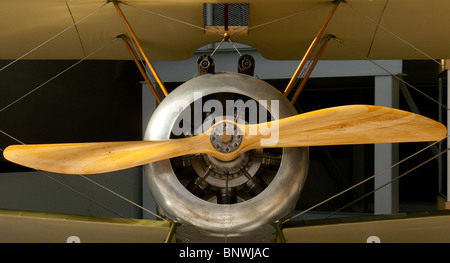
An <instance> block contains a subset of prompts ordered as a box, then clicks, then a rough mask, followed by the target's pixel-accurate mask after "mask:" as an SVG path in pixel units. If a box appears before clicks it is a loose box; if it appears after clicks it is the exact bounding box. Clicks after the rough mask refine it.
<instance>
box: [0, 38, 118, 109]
mask: <svg viewBox="0 0 450 263" xmlns="http://www.w3.org/2000/svg"><path fill="white" fill-rule="evenodd" d="M116 40H117V37H116V38H113V39H112V40H110V41H109V42H107V43H105V44H104V45H103V46H101V47H99V48H98V49H96V50H94V51H93V52H91V53H89V54H88V55H87V56H85V57H84V58H82V59H80V60H78V61H77V62H75V63H74V64H72V65H70V66H69V67H68V68H66V69H64V70H62V71H61V72H59V73H58V74H56V75H54V76H53V77H51V78H50V79H48V80H46V81H44V82H43V83H41V84H40V85H38V86H37V87H35V88H34V89H32V90H31V91H29V92H27V93H25V94H24V95H22V96H21V97H19V98H18V99H16V100H14V101H13V102H11V103H10V104H8V105H6V106H5V107H3V108H2V109H0V113H1V112H3V111H4V110H6V109H7V108H9V107H11V106H12V105H14V104H16V103H17V102H19V101H21V100H23V99H24V98H26V97H28V96H29V95H30V94H32V93H34V92H36V91H37V90H39V89H40V88H42V87H43V86H45V85H47V84H48V83H50V82H51V81H53V80H54V79H56V78H58V77H59V76H61V75H62V74H64V73H66V72H67V71H69V70H70V69H72V68H73V67H75V66H76V65H78V64H80V63H81V62H83V61H85V60H86V59H88V58H89V57H91V56H93V55H94V54H96V53H97V52H99V51H100V50H102V49H104V48H105V47H107V46H109V45H110V44H111V43H113V42H114V41H116Z"/></svg>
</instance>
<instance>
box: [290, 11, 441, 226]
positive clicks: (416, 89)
mask: <svg viewBox="0 0 450 263" xmlns="http://www.w3.org/2000/svg"><path fill="white" fill-rule="evenodd" d="M347 4H348V3H347ZM348 6H349V7H350V8H351V9H352V10H353V11H354V12H356V13H358V14H359V15H361V16H363V17H365V18H366V19H368V20H370V21H371V22H372V23H374V24H376V25H377V26H378V27H379V28H381V29H383V30H385V31H386V32H388V33H389V34H391V35H393V36H394V37H396V38H397V39H399V40H400V41H401V42H403V43H405V44H406V45H408V46H410V47H411V48H413V49H414V50H416V51H417V52H419V53H420V54H422V55H424V56H425V57H427V58H428V59H430V60H432V61H434V62H435V63H437V64H438V65H441V66H442V64H441V63H440V62H439V61H436V60H435V59H434V58H432V57H431V56H429V55H428V54H426V53H425V52H423V51H422V50H420V49H418V48H417V47H415V46H414V45H412V44H411V43H409V42H408V41H406V40H405V39H403V38H401V37H399V36H398V35H396V34H395V33H393V32H392V31H390V30H389V29H387V28H386V27H384V26H382V25H381V24H380V23H379V22H378V21H375V20H374V19H372V18H370V17H369V16H367V15H365V14H363V13H361V12H360V11H358V10H356V9H354V8H353V7H352V6H351V5H350V4H348ZM333 39H335V40H336V41H337V42H338V43H339V44H341V46H343V47H344V48H346V49H347V50H349V51H350V52H352V53H354V54H356V55H358V56H360V57H361V58H363V59H365V60H367V61H369V62H371V63H372V64H374V65H375V66H377V67H378V68H380V69H382V70H383V71H385V72H386V73H388V74H389V75H391V76H392V77H393V78H395V79H397V80H398V81H400V82H401V83H403V84H404V85H406V86H407V87H410V88H412V89H414V90H415V91H417V92H418V93H420V94H421V95H423V96H424V97H426V98H427V99H429V100H431V101H433V102H434V103H436V104H438V105H439V106H440V107H442V108H444V109H445V110H447V111H449V110H450V109H449V108H448V107H447V106H446V105H444V104H442V103H441V102H439V101H437V100H436V99H434V98H432V97H431V96H429V95H428V94H426V93H424V92H423V91H421V90H419V89H418V88H416V87H414V86H413V85H412V84H410V83H408V82H407V81H405V80H404V79H403V78H402V77H401V76H398V75H397V74H395V73H393V72H391V71H390V70H388V69H387V68H385V67H383V66H382V65H380V64H379V63H377V62H375V61H374V60H372V59H370V58H369V57H368V56H367V55H364V54H362V53H361V52H359V51H357V50H354V49H352V48H351V47H350V46H349V45H347V44H346V43H344V42H343V41H342V40H340V39H339V38H333ZM448 137H449V136H447V137H446V138H445V139H448ZM445 139H443V140H442V141H444V140H445ZM442 141H439V142H434V143H432V144H430V145H428V146H427V147H425V148H423V149H421V150H419V151H417V152H415V153H413V154H412V155H410V156H408V157H406V158H404V159H403V160H400V161H399V162H397V163H395V164H393V165H392V166H390V167H388V168H386V169H384V170H383V171H380V172H378V173H376V174H374V175H372V176H371V177H369V178H366V179H364V180H363V181H361V182H359V183H357V184H355V185H353V186H351V187H349V188H347V189H345V190H343V191H341V192H339V193H337V194H335V195H333V196H331V197H329V198H327V199H325V200H324V201H322V202H320V203H318V204H316V205H314V206H312V207H310V208H308V209H306V210H304V211H302V212H300V213H297V214H296V215H294V216H291V217H289V218H288V219H286V220H285V221H284V222H287V221H289V220H292V219H294V218H296V217H299V216H300V215H303V214H305V213H307V212H309V211H311V210H313V209H315V208H317V207H319V206H321V205H323V204H325V203H327V202H329V201H330V200H332V199H334V198H336V197H338V196H340V195H342V194H344V193H346V192H348V191H350V190H351V189H353V188H355V187H357V186H359V185H362V184H364V183H366V182H368V181H369V180H371V179H373V178H375V177H376V176H378V175H380V174H383V173H385V172H386V171H388V170H390V169H393V168H394V167H396V166H398V165H399V164H401V163H403V162H405V161H406V160H408V159H410V158H412V157H414V156H416V155H417V154H419V153H421V152H423V151H424V150H426V149H428V148H431V147H433V146H434V145H436V144H437V143H440V142H442ZM449 150H450V148H447V149H445V150H443V151H441V152H439V153H437V154H435V155H434V156H433V157H431V158H429V159H427V160H426V161H424V162H422V163H420V164H419V165H416V166H415V167H413V168H411V169H410V170H408V171H406V172H405V173H403V174H401V175H399V176H397V177H396V178H394V179H392V180H391V181H389V182H387V183H385V184H383V185H381V186H379V187H377V188H376V189H374V190H372V191H371V192H369V193H367V194H365V195H363V196H361V197H360V198H358V199H357V200H354V201H352V202H351V203H349V204H347V205H345V206H343V207H341V208H340V209H338V210H337V211H335V212H333V213H331V214H330V215H328V216H327V217H326V218H329V217H330V216H332V215H334V214H336V213H337V212H339V211H341V210H342V209H344V208H346V207H348V206H350V205H352V204H353V203H355V202H357V201H359V200H361V199H363V198H365V197H367V196H368V195H370V194H373V193H374V192H376V191H378V190H379V189H381V188H383V187H385V186H387V185H389V184H391V183H393V182H394V181H397V180H399V179H400V178H401V177H403V176H405V175H406V174H409V173H410V172H412V171H414V170H415V169H417V168H419V167H421V166H423V165H425V164H426V163H428V162H430V161H431V160H433V159H435V158H438V157H439V156H441V155H443V154H445V153H447V152H448V151H449Z"/></svg>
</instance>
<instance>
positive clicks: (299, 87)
mask: <svg viewBox="0 0 450 263" xmlns="http://www.w3.org/2000/svg"><path fill="white" fill-rule="evenodd" d="M332 37H333V36H328V37H327V38H326V39H325V41H324V42H323V44H322V46H321V47H320V50H319V52H318V53H317V55H316V56H315V57H314V60H313V62H312V64H311V66H310V67H309V69H308V72H306V75H305V77H304V78H303V80H302V82H301V83H300V86H298V88H297V90H296V91H295V93H294V96H293V97H292V99H291V103H292V104H295V102H296V101H297V99H298V96H299V95H300V92H302V90H303V88H304V87H305V85H306V83H307V82H308V79H309V77H310V76H311V73H312V72H313V70H314V68H315V67H316V64H317V62H318V61H319V59H320V56H321V55H322V53H323V52H324V51H325V48H326V47H327V44H328V42H329V41H330V39H331V38H332Z"/></svg>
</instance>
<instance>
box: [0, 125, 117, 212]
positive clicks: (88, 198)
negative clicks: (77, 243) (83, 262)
mask: <svg viewBox="0 0 450 263" xmlns="http://www.w3.org/2000/svg"><path fill="white" fill-rule="evenodd" d="M0 133H2V134H3V135H5V136H7V137H9V138H11V139H13V140H14V141H16V142H18V143H20V144H22V145H24V144H25V143H23V142H22V141H20V140H19V139H17V138H15V137H14V136H12V135H10V134H8V133H6V132H5V131H3V130H0ZM0 151H1V152H4V149H2V148H0ZM35 170H36V171H37V172H38V173H40V174H42V175H44V176H45V177H47V178H48V179H50V180H52V181H54V182H56V183H58V184H59V185H61V186H63V187H65V188H67V189H69V190H71V191H72V192H74V193H76V194H78V195H80V196H82V197H84V198H86V199H87V200H89V201H91V202H93V203H94V204H97V205H99V206H101V207H103V208H104V209H106V210H108V211H109V212H111V213H113V214H115V215H117V216H119V217H122V218H125V217H124V216H123V215H121V214H119V213H118V212H116V211H114V210H112V209H111V208H109V207H107V206H106V205H103V204H101V203H100V202H97V201H95V200H94V199H93V198H91V197H89V196H87V195H86V194H83V193H81V192H80V191H78V190H76V189H75V188H73V187H71V186H69V185H67V184H65V183H63V182H62V181H59V180H57V179H55V178H54V177H53V176H50V175H49V174H47V173H46V172H44V171H41V170H37V169H35Z"/></svg>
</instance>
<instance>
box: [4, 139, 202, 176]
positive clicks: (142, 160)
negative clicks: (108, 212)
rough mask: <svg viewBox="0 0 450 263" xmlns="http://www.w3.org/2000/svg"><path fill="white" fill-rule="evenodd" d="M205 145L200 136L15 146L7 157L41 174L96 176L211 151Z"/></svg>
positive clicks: (5, 154)
mask: <svg viewBox="0 0 450 263" xmlns="http://www.w3.org/2000/svg"><path fill="white" fill-rule="evenodd" d="M204 141H206V142H208V141H207V140H202V137H201V136H200V135H199V136H195V137H188V138H183V139H176V140H167V141H130V142H100V143H67V144H34V145H33V144H30V145H12V146H9V147H7V148H6V149H5V151H4V153H3V155H4V156H5V158H6V159H7V160H9V161H12V162H14V163H17V164H20V165H23V166H26V167H30V168H34V169H38V170H43V171H49V172H55V173H66V174H95V173H105V172H111V171H117V170H121V169H126V168H131V167H135V166H139V165H143V164H147V163H150V162H156V161H160V160H164V159H169V158H172V157H177V156H181V155H186V154H193V153H197V151H195V150H194V149H195V148H196V147H198V148H200V149H201V148H202V147H203V148H205V149H207V148H208V145H202V143H203V142H204ZM203 144H204V143H203ZM194 146H195V147H194Z"/></svg>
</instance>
